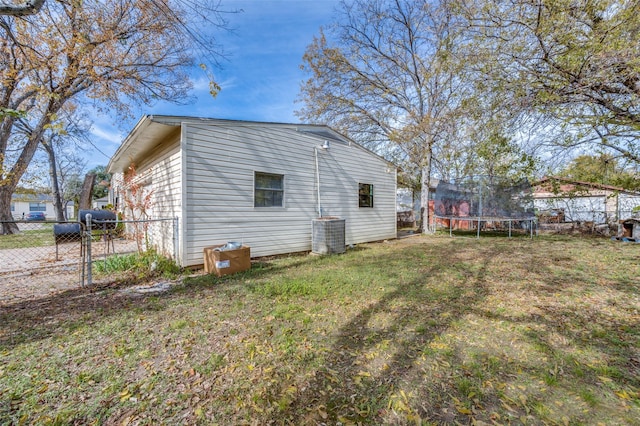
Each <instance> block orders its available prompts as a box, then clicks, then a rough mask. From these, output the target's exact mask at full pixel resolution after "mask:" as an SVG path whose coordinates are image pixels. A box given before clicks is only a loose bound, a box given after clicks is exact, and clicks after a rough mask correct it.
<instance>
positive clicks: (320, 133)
mask: <svg viewBox="0 0 640 426" xmlns="http://www.w3.org/2000/svg"><path fill="white" fill-rule="evenodd" d="M183 123H206V124H209V125H212V126H229V125H232V126H247V127H256V126H259V127H272V128H274V127H275V128H279V129H285V130H289V131H291V132H300V133H304V134H306V135H309V136H313V137H316V138H318V139H320V140H321V141H324V140H331V141H332V142H339V143H344V144H347V145H355V146H357V147H358V148H360V149H362V150H364V151H366V152H368V153H369V154H371V155H374V156H376V157H378V158H380V159H381V160H383V161H384V162H386V163H387V164H389V165H391V166H393V167H394V168H395V167H396V166H395V165H394V164H392V163H391V162H389V161H387V160H385V159H384V158H382V157H380V156H379V155H378V154H376V153H374V152H372V151H370V150H368V149H366V148H364V147H363V146H361V145H359V144H357V143H355V142H353V141H352V140H351V139H349V138H347V137H346V136H343V135H341V134H340V133H338V132H336V131H335V130H333V129H332V128H330V127H329V126H326V125H322V124H292V123H274V122H261V121H244V120H226V119H218V118H203V117H189V116H171V115H144V116H142V117H141V118H140V120H139V121H138V123H137V124H136V125H135V126H134V128H133V130H131V132H130V133H129V134H128V135H127V137H126V138H125V139H124V141H123V142H122V144H121V145H120V147H119V148H118V149H117V150H116V152H115V154H113V156H112V157H111V159H110V160H109V164H108V165H107V172H108V173H114V172H123V171H124V170H125V169H126V168H127V167H128V166H129V164H130V163H131V162H134V163H136V162H139V161H140V159H142V158H143V157H144V155H146V154H147V153H148V152H150V151H151V150H152V149H153V148H154V147H155V146H156V145H158V144H159V143H160V142H161V141H162V140H164V139H165V138H166V137H168V136H169V135H170V134H171V133H172V132H175V131H178V129H179V128H180V127H181V126H182V124H183Z"/></svg>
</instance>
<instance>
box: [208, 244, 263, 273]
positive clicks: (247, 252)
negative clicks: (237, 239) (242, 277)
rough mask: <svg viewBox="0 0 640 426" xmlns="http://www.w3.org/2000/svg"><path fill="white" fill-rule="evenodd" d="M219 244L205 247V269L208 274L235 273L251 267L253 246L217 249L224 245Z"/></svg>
mask: <svg viewBox="0 0 640 426" xmlns="http://www.w3.org/2000/svg"><path fill="white" fill-rule="evenodd" d="M224 246H225V244H218V245H214V246H209V247H205V248H204V271H205V272H206V273H207V274H216V275H217V276H219V277H221V276H223V275H229V274H235V273H236V272H242V271H246V270H248V269H250V268H251V248H250V247H249V246H244V245H243V246H241V247H240V248H238V249H234V250H224V251H220V250H216V249H220V248H221V247H224Z"/></svg>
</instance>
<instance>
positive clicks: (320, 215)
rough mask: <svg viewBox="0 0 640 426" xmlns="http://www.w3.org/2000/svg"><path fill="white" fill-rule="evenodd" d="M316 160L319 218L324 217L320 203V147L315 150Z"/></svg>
mask: <svg viewBox="0 0 640 426" xmlns="http://www.w3.org/2000/svg"><path fill="white" fill-rule="evenodd" d="M313 153H314V154H315V158H316V188H317V190H318V195H317V197H318V217H322V204H321V202H320V167H319V166H318V147H314V148H313Z"/></svg>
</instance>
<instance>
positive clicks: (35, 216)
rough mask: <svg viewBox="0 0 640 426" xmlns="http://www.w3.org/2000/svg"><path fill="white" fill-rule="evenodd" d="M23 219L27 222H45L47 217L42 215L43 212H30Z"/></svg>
mask: <svg viewBox="0 0 640 426" xmlns="http://www.w3.org/2000/svg"><path fill="white" fill-rule="evenodd" d="M24 219H25V220H27V221H29V222H35V221H41V220H47V217H46V216H45V215H44V213H43V212H31V213H28V214H27V215H26V216H25V218H24Z"/></svg>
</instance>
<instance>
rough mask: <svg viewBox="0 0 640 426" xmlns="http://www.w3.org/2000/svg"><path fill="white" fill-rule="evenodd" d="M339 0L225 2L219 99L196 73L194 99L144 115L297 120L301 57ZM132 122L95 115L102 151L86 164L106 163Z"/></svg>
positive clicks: (163, 105) (217, 72)
mask: <svg viewBox="0 0 640 426" xmlns="http://www.w3.org/2000/svg"><path fill="white" fill-rule="evenodd" d="M337 4H338V0H223V2H222V6H223V8H224V9H226V10H232V9H238V10H240V9H241V10H242V12H240V13H237V14H230V15H228V19H229V24H230V27H231V28H233V29H234V31H233V32H231V33H220V35H219V37H218V39H219V41H220V43H221V44H222V47H223V49H224V51H225V53H226V54H227V60H226V61H223V62H222V67H223V68H222V69H218V70H213V72H214V75H215V77H216V81H217V82H218V83H219V84H220V86H221V87H222V90H221V92H220V93H219V94H218V96H217V98H215V99H214V98H212V97H211V95H210V94H209V92H208V82H207V81H206V79H205V78H204V75H203V74H202V73H201V72H197V71H194V74H193V75H194V86H195V88H194V92H193V95H194V96H195V98H196V100H195V102H194V103H192V104H189V105H174V104H170V103H159V104H157V105H154V106H151V107H146V108H142V109H140V111H139V113H138V117H136V120H135V121H137V119H138V118H139V116H142V115H143V114H172V115H189V116H197V117H213V118H226V119H237V120H254V121H274V122H287V123H288V122H293V123H295V122H298V121H299V120H298V119H297V117H296V116H295V115H294V111H295V110H296V109H299V108H300V107H301V105H299V104H295V100H296V98H297V97H298V93H299V90H300V83H301V82H302V80H304V78H305V76H304V74H303V73H302V71H301V70H300V65H301V64H302V55H303V54H304V51H305V49H306V47H307V45H308V44H309V43H311V41H312V39H313V37H314V36H316V35H318V34H319V29H320V27H321V26H327V25H328V24H330V23H331V21H332V19H333V17H334V10H335V7H336V6H337ZM135 121H134V122H132V123H126V124H124V125H123V124H122V123H120V124H118V123H116V121H115V120H114V119H113V118H112V117H106V116H105V117H96V118H95V119H94V125H93V131H92V133H93V139H94V141H95V144H96V146H97V147H98V148H99V149H100V151H101V152H98V153H96V155H92V158H91V159H90V160H89V164H88V168H92V167H94V166H96V165H106V164H107V162H108V161H109V158H108V157H110V156H111V155H112V154H113V153H114V152H115V150H116V149H117V148H118V146H119V145H120V143H121V142H122V139H123V138H124V137H125V136H126V134H127V133H128V132H129V130H130V129H131V127H132V126H133V125H134V124H135Z"/></svg>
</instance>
